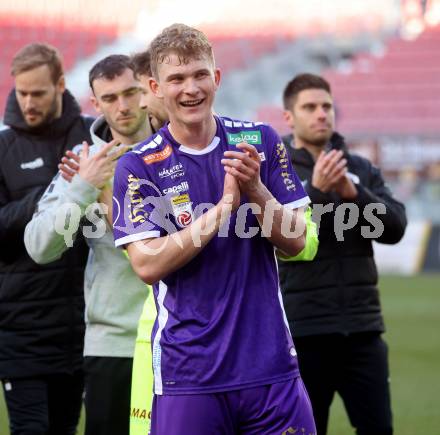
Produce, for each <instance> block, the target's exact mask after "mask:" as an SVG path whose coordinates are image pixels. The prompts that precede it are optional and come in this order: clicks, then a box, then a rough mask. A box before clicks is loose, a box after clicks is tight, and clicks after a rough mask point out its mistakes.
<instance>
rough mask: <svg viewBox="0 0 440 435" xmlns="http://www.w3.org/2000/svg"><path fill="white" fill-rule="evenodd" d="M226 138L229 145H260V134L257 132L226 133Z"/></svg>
mask: <svg viewBox="0 0 440 435" xmlns="http://www.w3.org/2000/svg"><path fill="white" fill-rule="evenodd" d="M227 136H228V144H229V145H237V144H239V143H242V142H246V143H248V144H249V145H261V132H260V131H258V130H250V131H240V132H239V133H227Z"/></svg>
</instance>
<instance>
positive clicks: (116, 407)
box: [84, 356, 133, 435]
mask: <svg viewBox="0 0 440 435" xmlns="http://www.w3.org/2000/svg"><path fill="white" fill-rule="evenodd" d="M132 367H133V358H118V357H94V356H88V357H85V358H84V373H85V393H86V394H85V402H84V404H85V408H86V429H85V435H128V434H129V428H130V399H131V371H132Z"/></svg>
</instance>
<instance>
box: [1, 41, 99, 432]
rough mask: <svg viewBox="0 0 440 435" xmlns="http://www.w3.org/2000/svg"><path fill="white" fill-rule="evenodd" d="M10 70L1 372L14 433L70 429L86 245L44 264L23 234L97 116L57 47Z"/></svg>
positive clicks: (40, 47)
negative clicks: (83, 105) (69, 78)
mask: <svg viewBox="0 0 440 435" xmlns="http://www.w3.org/2000/svg"><path fill="white" fill-rule="evenodd" d="M12 75H13V76H14V79H15V89H14V90H12V91H11V93H10V95H9V97H8V100H7V103H6V112H5V117H4V123H5V124H6V125H8V126H9V128H8V129H7V130H4V131H2V132H0V243H1V246H2V248H1V252H0V288H1V292H0V348H1V352H0V379H1V380H2V382H3V389H4V395H5V400H6V404H7V408H8V413H9V424H10V431H11V434H12V435H15V434H20V435H22V434H35V435H36V434H41V435H43V434H49V433H50V434H60V435H73V434H74V433H75V432H76V426H77V422H78V418H79V414H80V409H81V398H82V392H83V373H82V363H83V361H82V353H83V338H84V319H83V312H84V296H83V276H84V266H85V259H86V256H87V247H86V245H85V243H84V241H83V239H82V238H81V237H79V238H78V240H77V241H76V243H75V245H74V247H73V249H71V250H70V252H68V253H66V255H63V256H62V257H61V256H60V257H59V258H58V259H57V261H55V262H53V263H52V264H50V265H48V266H44V267H43V266H39V265H37V264H35V263H34V262H33V261H32V260H31V258H30V257H29V256H28V254H27V253H26V250H25V246H24V244H23V233H24V229H25V226H26V224H27V223H28V222H29V220H30V219H31V217H32V214H33V212H34V209H35V206H36V205H37V202H38V200H39V198H40V196H41V195H42V193H43V192H44V190H45V189H46V188H47V186H48V185H49V183H50V181H51V180H52V178H53V176H54V175H55V174H56V172H57V164H58V162H59V160H60V159H61V156H63V155H64V153H65V152H66V150H68V149H69V147H71V146H74V145H75V144H78V143H81V141H83V140H85V139H86V140H90V136H89V128H90V124H91V122H92V119H91V118H86V117H83V116H81V114H80V108H79V106H78V104H77V102H76V100H75V99H74V98H73V96H72V95H71V94H70V93H69V91H67V90H66V88H65V81H64V74H63V69H62V63H61V58H60V56H59V54H58V52H57V50H56V49H55V48H53V47H51V46H48V45H45V44H31V45H28V46H26V47H24V48H22V49H21V50H20V51H19V52H18V53H17V54H16V55H15V56H14V59H13V61H12Z"/></svg>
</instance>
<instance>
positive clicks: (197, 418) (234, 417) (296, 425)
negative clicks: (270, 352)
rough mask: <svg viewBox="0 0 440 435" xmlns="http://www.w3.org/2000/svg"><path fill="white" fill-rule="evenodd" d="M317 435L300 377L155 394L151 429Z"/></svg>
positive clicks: (194, 434)
mask: <svg viewBox="0 0 440 435" xmlns="http://www.w3.org/2000/svg"><path fill="white" fill-rule="evenodd" d="M162 434H163V435H165V434H166V435H188V434H191V435H234V434H249V435H250V434H255V435H257V434H258V435H272V434H273V435H290V434H298V435H316V428H315V422H314V420H313V413H312V406H311V404H310V400H309V396H308V394H307V391H306V389H305V387H304V384H303V382H302V379H301V378H300V377H298V378H295V379H292V380H290V381H287V382H280V383H277V384H272V385H264V386H261V387H254V388H247V389H243V390H235V391H227V392H223V393H212V394H188V395H178V396H170V395H167V396H157V395H156V396H154V399H153V409H152V416H151V435H162Z"/></svg>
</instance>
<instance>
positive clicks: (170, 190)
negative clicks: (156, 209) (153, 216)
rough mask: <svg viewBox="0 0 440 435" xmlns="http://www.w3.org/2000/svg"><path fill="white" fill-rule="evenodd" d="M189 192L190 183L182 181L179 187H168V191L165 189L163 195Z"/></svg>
mask: <svg viewBox="0 0 440 435" xmlns="http://www.w3.org/2000/svg"><path fill="white" fill-rule="evenodd" d="M187 190H189V184H188V181H182V182H181V183H180V184H178V185H177V186H172V187H168V188H167V189H163V193H164V194H165V195H168V194H169V193H180V192H186V191H187Z"/></svg>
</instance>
